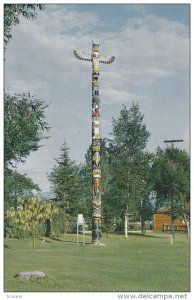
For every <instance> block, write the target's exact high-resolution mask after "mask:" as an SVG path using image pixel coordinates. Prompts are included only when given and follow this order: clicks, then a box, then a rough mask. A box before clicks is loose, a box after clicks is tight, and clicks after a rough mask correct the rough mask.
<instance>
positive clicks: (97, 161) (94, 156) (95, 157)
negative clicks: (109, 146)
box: [92, 151, 100, 167]
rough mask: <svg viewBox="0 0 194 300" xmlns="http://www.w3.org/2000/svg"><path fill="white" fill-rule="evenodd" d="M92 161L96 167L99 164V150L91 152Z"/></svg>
mask: <svg viewBox="0 0 194 300" xmlns="http://www.w3.org/2000/svg"><path fill="white" fill-rule="evenodd" d="M92 161H93V162H94V165H95V166H96V167H99V166H100V152H98V151H96V152H94V154H93V157H92Z"/></svg>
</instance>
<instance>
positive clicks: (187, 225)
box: [182, 214, 190, 239]
mask: <svg viewBox="0 0 194 300" xmlns="http://www.w3.org/2000/svg"><path fill="white" fill-rule="evenodd" d="M182 217H183V220H184V222H185V224H186V227H187V237H188V239H190V222H189V220H187V217H186V215H185V214H183V216H182Z"/></svg>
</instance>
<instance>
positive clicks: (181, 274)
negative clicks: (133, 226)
mask: <svg viewBox="0 0 194 300" xmlns="http://www.w3.org/2000/svg"><path fill="white" fill-rule="evenodd" d="M80 240H81V237H80ZM85 242H86V244H85V245H84V246H83V245H82V244H81V243H80V244H79V245H78V246H77V245H76V235H73V234H67V235H65V236H64V237H63V238H62V239H60V240H54V239H46V241H45V242H42V241H41V240H37V242H36V251H35V252H34V253H33V251H32V241H31V240H14V239H5V250H4V275H5V278H4V286H5V291H6V292H35V291H36V292H40V291H42V292H51V291H53V292H54V291H55V292H58V291H59V292H66V291H68V292H69V291H75V292H76V291H78V292H100V291H102V292H116V291H117V292H189V290H190V257H189V255H190V247H189V240H188V239H187V238H186V236H185V234H181V233H180V234H177V235H176V238H175V241H174V244H173V245H170V237H169V235H164V234H154V233H151V234H150V235H148V236H145V237H142V236H140V235H137V234H136V235H129V238H128V239H125V238H124V236H122V235H116V234H115V235H114V234H112V235H110V236H109V237H108V238H105V237H104V238H103V242H104V243H105V244H106V246H104V247H99V246H93V245H91V244H90V242H91V237H90V236H86V238H85ZM22 271H42V272H44V273H45V274H46V279H42V280H37V279H33V280H21V279H18V278H15V277H14V276H15V275H16V274H17V273H18V272H22Z"/></svg>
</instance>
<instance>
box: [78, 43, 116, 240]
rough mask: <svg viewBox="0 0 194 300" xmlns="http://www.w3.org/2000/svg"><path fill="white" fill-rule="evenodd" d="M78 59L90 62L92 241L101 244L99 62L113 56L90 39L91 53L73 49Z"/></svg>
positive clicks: (107, 60)
mask: <svg viewBox="0 0 194 300" xmlns="http://www.w3.org/2000/svg"><path fill="white" fill-rule="evenodd" d="M74 54H75V56H76V57H77V58H78V59H81V60H86V61H91V62H92V190H93V200H92V243H93V244H94V245H101V244H102V242H101V236H102V229H101V227H102V215H101V165H100V98H99V75H100V69H99V64H100V63H105V64H110V63H112V62H113V61H114V59H115V57H114V56H109V55H106V56H100V55H99V43H97V42H95V41H92V53H91V54H90V53H88V52H84V51H74Z"/></svg>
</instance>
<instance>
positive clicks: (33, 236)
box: [32, 228, 36, 252]
mask: <svg viewBox="0 0 194 300" xmlns="http://www.w3.org/2000/svg"><path fill="white" fill-rule="evenodd" d="M35 238H36V231H35V228H34V229H33V232H32V239H33V252H34V251H35Z"/></svg>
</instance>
